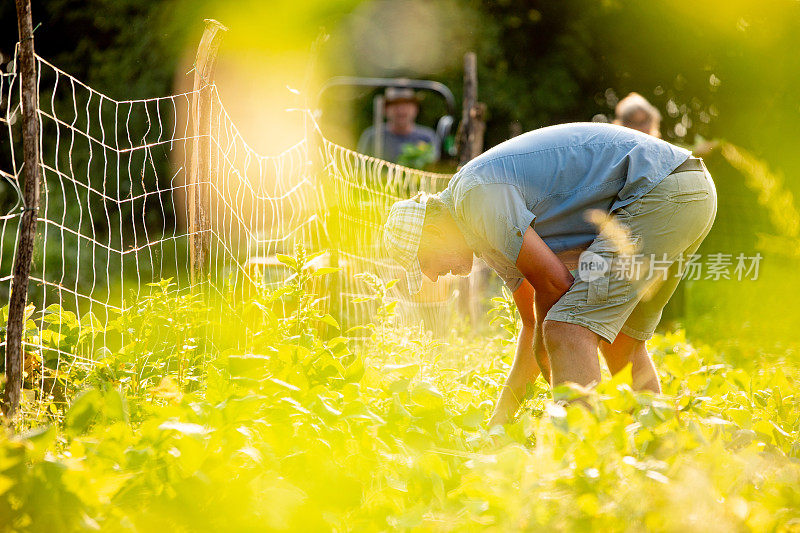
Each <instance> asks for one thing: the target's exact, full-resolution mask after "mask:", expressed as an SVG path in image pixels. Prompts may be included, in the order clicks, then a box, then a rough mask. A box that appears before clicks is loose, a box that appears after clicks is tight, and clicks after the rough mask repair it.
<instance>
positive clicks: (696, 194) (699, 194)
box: [667, 189, 710, 204]
mask: <svg viewBox="0 0 800 533" xmlns="http://www.w3.org/2000/svg"><path fill="white" fill-rule="evenodd" d="M709 194H710V192H709V191H708V189H701V190H693V191H678V192H673V193H671V194H670V195H669V196H667V200H669V201H670V202H675V203H677V204H685V203H687V202H696V201H698V200H705V199H706V198H708V196H709Z"/></svg>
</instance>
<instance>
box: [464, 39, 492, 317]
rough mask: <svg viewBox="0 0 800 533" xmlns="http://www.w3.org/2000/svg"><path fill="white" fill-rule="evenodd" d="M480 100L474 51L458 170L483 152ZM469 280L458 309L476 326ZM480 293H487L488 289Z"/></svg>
mask: <svg viewBox="0 0 800 533" xmlns="http://www.w3.org/2000/svg"><path fill="white" fill-rule="evenodd" d="M477 100H478V57H477V56H476V55H475V52H467V53H466V54H465V55H464V100H463V102H464V103H463V107H462V111H461V125H460V127H459V130H460V131H459V136H458V140H459V143H458V145H459V149H458V155H459V157H458V163H459V167H462V166H464V165H465V164H467V163H468V162H469V161H470V160H471V159H473V158H475V157H477V156H478V155H479V154H480V153H481V152H482V151H483V134H484V132H485V131H486V123H485V122H484V117H485V115H486V105H485V104H482V103H480V102H478V101H477ZM470 278H471V276H470ZM470 278H463V279H460V280H459V282H458V294H459V296H458V308H459V310H460V312H461V314H462V315H463V316H466V317H470V318H471V319H472V321H473V323H474V322H475V321H476V320H477V316H476V312H475V306H473V305H471V304H470V302H471V301H472V300H473V299H474V296H475V295H472V294H471V292H472V290H471V286H470ZM477 292H485V288H483V290H478V291H477Z"/></svg>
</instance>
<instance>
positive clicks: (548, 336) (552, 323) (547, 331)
mask: <svg viewBox="0 0 800 533" xmlns="http://www.w3.org/2000/svg"><path fill="white" fill-rule="evenodd" d="M565 324H566V322H559V321H557V320H545V321H544V323H543V324H542V339H544V343H545V346H547V347H548V348H549V347H550V346H553V345H557V344H561V343H562V342H563V340H564V335H563V331H564V328H563V326H564V325H565Z"/></svg>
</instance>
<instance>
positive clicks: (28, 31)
mask: <svg viewBox="0 0 800 533" xmlns="http://www.w3.org/2000/svg"><path fill="white" fill-rule="evenodd" d="M16 4H17V28H18V30H19V48H20V57H19V59H20V61H19V62H20V71H19V76H20V81H21V83H20V85H21V87H22V151H23V160H24V162H25V163H24V165H25V172H24V174H23V176H24V181H25V193H24V195H23V200H24V202H23V206H24V207H23V209H22V216H21V217H20V223H19V233H18V240H17V256H16V258H15V260H14V281H13V282H12V285H11V301H10V302H9V306H8V327H7V329H6V386H5V391H4V393H3V412H4V413H5V414H6V416H8V417H9V418H11V417H13V416H14V414H15V413H16V412H17V409H18V408H19V398H20V394H21V391H22V333H23V331H24V330H25V305H26V303H27V300H28V277H29V275H30V272H31V259H32V257H33V239H34V237H35V236H36V219H37V216H36V215H37V212H38V210H39V181H40V179H41V169H40V168H39V120H38V118H37V116H36V112H37V110H38V108H39V102H38V95H37V93H36V58H35V56H34V51H33V23H32V16H31V4H30V0H16Z"/></svg>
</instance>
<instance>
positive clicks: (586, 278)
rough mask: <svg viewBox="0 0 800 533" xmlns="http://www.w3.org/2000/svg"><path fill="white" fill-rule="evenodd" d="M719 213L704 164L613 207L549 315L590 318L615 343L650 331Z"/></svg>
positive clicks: (584, 321)
mask: <svg viewBox="0 0 800 533" xmlns="http://www.w3.org/2000/svg"><path fill="white" fill-rule="evenodd" d="M716 213H717V191H716V188H715V187H714V181H713V180H712V179H711V175H710V174H709V173H708V170H706V169H705V165H704V166H703V170H686V171H682V172H675V173H673V174H670V175H669V176H667V177H666V178H664V179H663V180H662V181H661V182H660V183H659V184H658V185H656V186H655V187H654V188H653V189H652V190H651V191H650V192H648V193H647V194H645V195H644V196H643V197H641V198H639V199H638V200H635V201H634V202H632V203H630V204H629V205H627V206H625V207H624V208H620V209H617V210H616V211H615V212H614V213H612V215H614V218H613V219H612V222H611V223H610V224H607V225H606V226H604V229H603V230H601V232H600V234H599V235H598V236H597V238H596V239H595V240H594V241H593V242H592V244H591V245H589V247H588V248H587V250H586V252H584V254H582V255H581V265H580V268H581V270H580V272H578V270H574V271H573V275H574V276H575V281H574V282H573V283H572V286H571V287H570V289H569V290H568V291H567V292H566V293H565V294H564V296H562V297H561V299H560V300H559V301H558V302H556V304H555V305H554V306H553V307H552V308H551V309H550V312H549V313H547V316H546V317H545V320H556V321H559V322H569V323H571V324H578V325H581V326H585V327H586V328H588V329H590V330H591V331H593V332H595V333H597V334H598V335H600V336H601V337H603V338H604V339H605V340H606V341H607V342H609V343H610V342H613V341H614V339H616V337H617V334H618V333H619V332H622V333H624V334H626V335H628V336H630V337H632V338H634V339H638V340H642V341H644V340H647V339H649V338H650V337H652V336H653V333H654V331H655V329H656V326H657V325H658V322H659V320H661V313H662V311H663V309H664V306H665V305H666V303H667V301H668V300H669V299H670V297H671V296H672V294H673V292H675V287H677V285H678V282H680V280H681V277H682V276H683V274H684V272H685V271H686V266H687V264H688V263H689V262H690V260H692V259H695V260H696V259H697V257H696V256H695V257H693V254H694V253H695V252H696V251H697V248H698V247H699V246H700V243H701V242H702V241H703V239H704V238H705V237H706V235H708V232H709V231H710V230H711V225H712V224H713V223H714V218H715V216H716ZM621 235H622V238H620V236H621ZM588 252H592V253H593V254H596V255H591V254H588ZM603 263H605V266H603ZM604 269H606V270H605V272H603V270H604ZM601 272H602V274H601Z"/></svg>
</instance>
